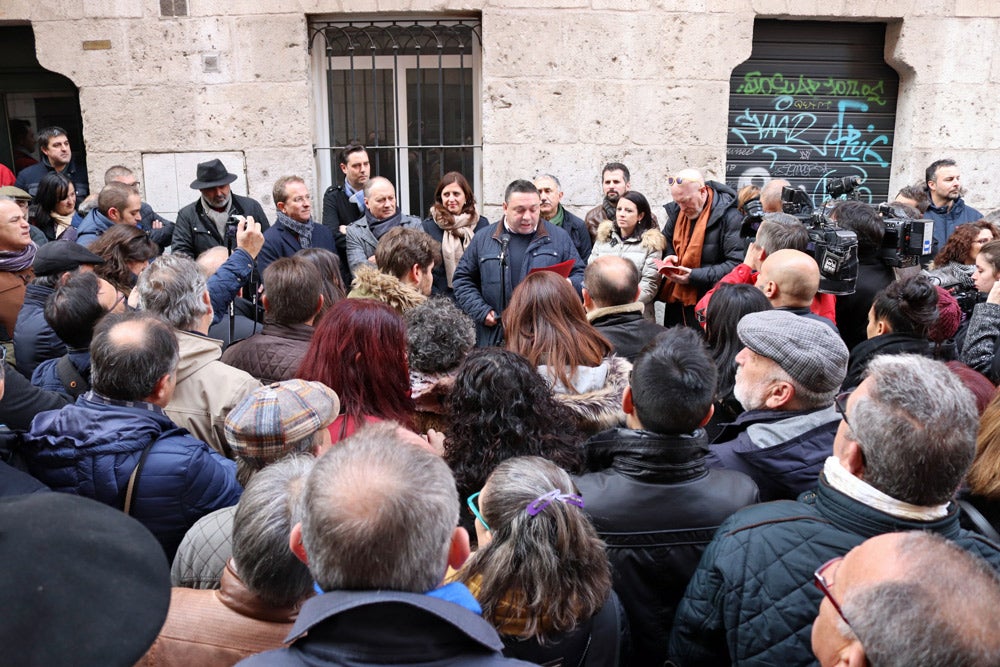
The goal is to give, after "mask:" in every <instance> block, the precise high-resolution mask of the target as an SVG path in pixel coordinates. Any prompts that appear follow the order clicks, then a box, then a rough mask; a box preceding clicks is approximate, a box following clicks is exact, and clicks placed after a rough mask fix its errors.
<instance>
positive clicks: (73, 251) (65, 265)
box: [31, 240, 104, 276]
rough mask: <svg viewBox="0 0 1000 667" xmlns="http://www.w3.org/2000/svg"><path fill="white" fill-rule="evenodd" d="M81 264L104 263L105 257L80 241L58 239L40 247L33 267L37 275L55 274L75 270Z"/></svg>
mask: <svg viewBox="0 0 1000 667" xmlns="http://www.w3.org/2000/svg"><path fill="white" fill-rule="evenodd" d="M81 264H104V258H102V257H101V256H100V255H95V254H94V253H92V252H90V251H89V250H87V249H86V248H84V247H83V246H82V245H80V244H79V243H74V242H73V241H60V240H56V241H49V242H48V243H46V244H45V245H43V246H41V247H40V248H39V249H38V252H37V253H36V254H35V261H34V263H33V264H32V265H31V267H32V268H33V269H34V270H35V275H36V276H54V275H57V274H60V273H62V272H63V271H75V270H76V269H79V268H80V265H81Z"/></svg>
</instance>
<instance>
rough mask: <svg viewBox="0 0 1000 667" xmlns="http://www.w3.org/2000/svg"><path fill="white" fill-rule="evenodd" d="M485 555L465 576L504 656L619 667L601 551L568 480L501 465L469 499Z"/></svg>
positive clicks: (543, 467)
mask: <svg viewBox="0 0 1000 667" xmlns="http://www.w3.org/2000/svg"><path fill="white" fill-rule="evenodd" d="M468 504H469V507H470V509H474V510H475V512H476V513H477V514H476V518H477V521H476V533H477V535H478V538H479V540H478V541H479V550H478V551H477V552H476V553H475V554H473V556H472V557H471V558H469V560H468V561H466V563H465V565H464V566H463V567H462V569H461V570H460V571H459V573H458V576H457V579H458V580H459V581H461V582H462V583H464V584H465V585H466V586H467V587H468V588H469V590H470V591H471V592H472V594H473V595H474V596H475V597H476V599H477V600H478V601H479V604H480V606H481V607H482V609H483V618H485V619H486V620H487V621H489V622H490V623H492V624H493V626H494V627H495V628H496V629H497V632H499V633H500V638H501V639H502V640H503V643H504V647H505V648H504V655H506V656H508V657H513V658H518V659H520V660H525V661H528V662H531V663H534V664H561V665H590V666H592V667H597V666H602V667H603V666H608V667H611V666H614V665H617V664H618V663H619V660H620V654H621V651H620V645H621V638H622V633H621V622H620V619H621V616H622V612H621V608H620V606H619V604H618V602H617V600H616V599H615V597H614V593H613V592H612V590H611V566H610V565H609V563H608V557H607V554H606V553H605V551H604V543H603V542H602V541H601V540H600V538H599V537H598V536H597V532H596V531H595V530H594V527H593V525H592V524H591V523H590V519H589V518H588V517H587V515H586V514H584V511H583V506H584V499H583V498H582V497H580V495H579V491H578V489H577V488H576V485H575V484H573V480H572V479H571V478H570V476H569V474H568V473H567V472H566V471H565V470H562V469H560V468H559V467H558V466H557V465H555V464H554V463H552V462H551V461H546V460H545V459H543V458H539V457H537V456H521V457H517V458H513V459H509V460H507V461H504V462H503V463H501V464H500V465H498V466H497V468H496V470H494V471H493V474H492V475H490V477H489V479H488V480H487V482H486V485H485V486H484V487H483V489H482V491H481V492H479V493H476V494H475V495H474V496H472V497H470V498H469V500H468Z"/></svg>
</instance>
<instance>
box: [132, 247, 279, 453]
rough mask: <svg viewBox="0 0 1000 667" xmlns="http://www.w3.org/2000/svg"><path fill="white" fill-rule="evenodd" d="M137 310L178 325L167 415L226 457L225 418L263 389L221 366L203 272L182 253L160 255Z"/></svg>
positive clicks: (146, 274)
mask: <svg viewBox="0 0 1000 667" xmlns="http://www.w3.org/2000/svg"><path fill="white" fill-rule="evenodd" d="M136 290H137V291H138V292H139V307H140V308H142V309H144V310H147V311H149V312H151V313H155V314H156V315H159V316H160V317H162V318H163V319H164V320H166V321H167V322H168V323H169V324H170V325H171V326H173V327H174V333H175V334H176V335H177V343H178V345H179V346H180V364H179V365H178V367H177V389H176V391H175V392H174V396H173V400H171V401H170V404H169V405H168V406H167V414H168V415H170V417H171V419H173V420H174V421H175V422H177V424H178V425H180V426H182V427H184V428H186V429H187V430H188V431H190V432H191V433H192V434H194V435H195V436H197V437H198V438H201V439H202V440H204V441H205V442H207V443H208V444H209V445H210V446H211V447H212V448H213V449H215V450H216V451H218V452H219V453H221V454H223V455H224V456H226V457H228V458H232V457H233V454H232V450H231V449H230V448H229V445H228V444H227V443H226V434H225V421H226V415H228V414H229V411H230V410H232V409H233V408H234V407H235V406H236V405H237V404H238V403H239V402H240V401H241V400H243V398H244V397H245V396H247V395H248V394H249V393H250V392H251V391H253V390H254V389H256V388H257V387H259V386H260V382H258V381H257V380H256V379H254V377H253V376H252V375H250V374H249V373H247V372H245V371H241V370H239V369H236V368H233V367H232V366H228V365H226V364H224V363H222V362H221V361H220V360H219V358H220V357H221V356H222V341H219V340H215V339H214V338H209V337H208V336H207V334H208V329H209V326H211V324H212V317H213V315H214V313H213V310H212V301H211V297H210V296H209V291H208V287H207V282H206V279H205V276H204V274H203V273H202V272H201V271H200V270H199V269H198V265H197V264H195V262H194V260H192V259H190V258H188V257H185V256H183V255H174V254H170V255H162V256H160V257H158V258H157V259H156V261H155V262H153V263H152V264H150V265H149V267H148V268H146V270H145V271H143V272H142V273H141V274H140V275H139V280H138V282H137V283H136Z"/></svg>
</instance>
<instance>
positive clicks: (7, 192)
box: [0, 185, 31, 201]
mask: <svg viewBox="0 0 1000 667" xmlns="http://www.w3.org/2000/svg"><path fill="white" fill-rule="evenodd" d="M0 197H10V198H11V199H23V200H25V201H31V195H29V194H28V193H27V192H25V191H24V190H22V189H21V188H16V187H14V186H13V185H5V186H3V187H2V188H0Z"/></svg>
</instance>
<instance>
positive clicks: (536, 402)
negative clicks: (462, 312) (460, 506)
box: [341, 348, 583, 528]
mask: <svg viewBox="0 0 1000 667" xmlns="http://www.w3.org/2000/svg"><path fill="white" fill-rule="evenodd" d="M341 401H343V398H341ZM446 405H447V409H448V412H447V419H448V422H449V426H448V428H447V430H446V431H445V436H446V438H445V444H444V459H445V461H447V462H448V465H449V466H451V470H452V472H453V473H454V474H455V482H456V483H457V485H458V492H459V495H460V496H461V497H462V499H463V500H464V499H465V498H466V496H468V495H470V494H472V493H475V492H476V491H479V490H480V489H481V488H483V485H484V484H485V483H486V478H487V477H489V475H490V473H491V472H493V469H494V468H495V467H496V466H497V465H498V464H499V463H501V462H502V461H505V460H507V459H509V458H513V457H515V456H532V455H533V456H541V457H543V458H546V459H548V460H550V461H552V462H553V463H555V464H556V465H558V466H559V467H560V468H563V469H564V470H568V471H570V472H579V471H580V470H581V468H582V465H583V453H582V451H581V448H580V445H581V442H582V440H583V438H582V436H581V435H580V434H579V433H578V432H577V430H576V429H575V428H574V427H573V424H574V419H573V414H572V413H571V412H570V411H569V410H568V409H567V408H566V407H565V406H564V405H562V404H561V403H559V402H558V401H556V400H555V399H554V398H553V397H552V392H551V391H550V390H549V386H548V383H547V382H546V381H545V379H544V378H543V377H542V376H541V375H539V374H538V372H536V371H535V367H534V366H532V365H531V364H530V363H528V362H527V360H525V359H524V357H522V356H520V355H518V354H515V353H513V352H510V351H507V350H500V349H496V348H485V349H477V350H473V351H472V352H471V353H470V354H469V356H468V357H467V358H466V360H465V362H463V364H462V366H461V367H460V368H459V370H458V375H457V376H456V377H455V384H454V386H453V387H452V390H451V394H450V395H449V397H448V400H447V402H446ZM463 518H464V519H466V520H467V521H464V522H463V525H466V526H467V527H469V528H471V526H472V517H471V515H463Z"/></svg>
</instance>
